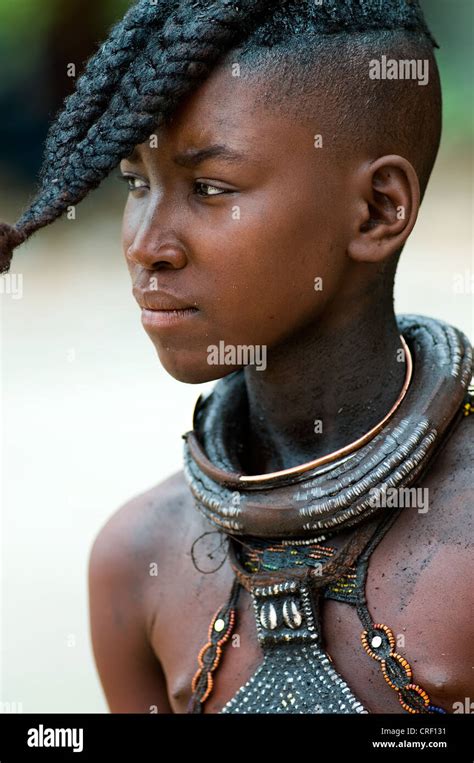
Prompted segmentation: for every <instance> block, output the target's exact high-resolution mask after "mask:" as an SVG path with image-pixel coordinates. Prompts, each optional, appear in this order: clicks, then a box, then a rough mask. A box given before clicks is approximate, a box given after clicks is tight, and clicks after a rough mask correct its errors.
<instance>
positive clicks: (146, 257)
mask: <svg viewBox="0 0 474 763" xmlns="http://www.w3.org/2000/svg"><path fill="white" fill-rule="evenodd" d="M158 218H159V219H158ZM125 256H126V258H127V262H128V265H129V266H130V265H133V264H135V265H140V266H141V267H142V268H146V269H147V270H160V269H164V268H169V269H171V270H179V269H181V268H184V266H185V265H186V263H187V259H188V258H187V254H186V249H185V247H184V246H183V244H182V242H181V241H180V240H179V238H178V236H177V235H176V232H175V231H174V230H173V229H172V227H170V226H169V225H165V222H164V219H163V215H162V214H160V215H158V214H157V210H156V209H155V210H153V211H152V212H151V213H149V214H146V215H145V216H144V218H143V220H142V221H141V222H140V224H139V226H138V228H137V230H136V232H135V235H134V236H133V240H132V242H131V243H130V245H129V246H128V248H127V250H126V252H125Z"/></svg>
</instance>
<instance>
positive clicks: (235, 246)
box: [213, 191, 335, 341]
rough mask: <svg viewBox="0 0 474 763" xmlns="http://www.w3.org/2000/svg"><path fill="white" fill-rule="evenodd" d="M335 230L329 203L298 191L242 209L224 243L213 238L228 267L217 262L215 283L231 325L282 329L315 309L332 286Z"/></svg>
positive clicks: (250, 330) (249, 330) (248, 329)
mask: <svg viewBox="0 0 474 763" xmlns="http://www.w3.org/2000/svg"><path fill="white" fill-rule="evenodd" d="M332 233H333V223H332V220H331V218H330V216H329V215H328V212H327V209H326V208H325V205H324V204H322V203H320V202H316V201H315V202H313V201H312V200H311V199H310V200H306V201H305V202H304V203H303V202H302V201H301V199H300V197H299V195H298V193H297V192H296V191H295V192H294V194H293V195H292V196H290V197H284V198H283V197H281V198H280V199H277V200H276V202H275V199H272V203H271V204H270V203H269V204H261V205H255V207H254V208H253V209H252V210H250V209H249V210H246V208H244V207H243V208H242V210H241V218H240V220H236V221H234V227H233V229H232V235H230V234H229V233H227V235H226V237H225V238H226V243H224V241H222V244H221V243H220V242H219V241H218V240H215V242H214V248H215V249H216V250H217V251H219V249H220V250H222V251H223V252H225V253H226V257H225V260H224V262H225V267H223V266H222V263H221V264H220V266H218V264H217V263H214V265H215V268H214V272H213V281H214V283H215V284H216V292H215V293H216V294H219V302H218V303H217V307H218V309H219V312H220V313H221V316H223V317H224V318H226V317H227V324H228V326H229V328H231V329H233V330H235V331H236V330H237V329H238V328H240V329H241V330H242V331H244V332H246V333H248V334H254V333H255V332H256V331H258V332H262V333H267V332H268V331H269V330H270V334H271V333H272V332H273V331H275V332H276V333H279V332H281V331H282V330H283V329H285V328H286V327H287V326H294V325H296V324H297V322H298V321H299V320H301V319H304V318H305V317H309V316H311V315H313V314H314V313H317V312H318V310H320V309H321V306H322V305H323V304H324V300H323V296H322V295H323V294H329V292H330V291H332V288H333V286H332V284H333V276H334V271H335V268H334V262H335V257H334V252H333V251H331V249H332V248H333V240H332V236H331V234H332ZM214 235H216V234H214ZM317 278H318V279H319V278H321V279H322V283H323V290H322V291H321V289H319V290H317V289H316V286H318V285H319V281H318V282H315V279H317ZM269 341H271V336H270V337H269Z"/></svg>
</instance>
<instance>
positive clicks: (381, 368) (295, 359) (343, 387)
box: [243, 304, 406, 474]
mask: <svg viewBox="0 0 474 763" xmlns="http://www.w3.org/2000/svg"><path fill="white" fill-rule="evenodd" d="M383 307H384V309H382V307H381V306H380V307H378V308H375V310H374V309H373V308H372V306H371V308H372V309H370V310H367V311H365V312H363V311H361V312H360V313H359V314H358V315H356V316H354V315H353V316H351V317H350V319H348V318H347V317H346V318H342V319H341V315H343V313H341V312H340V311H339V312H338V319H326V320H323V321H319V322H318V324H317V326H316V328H314V327H311V328H310V329H306V330H304V331H302V332H300V333H299V334H298V335H297V336H296V337H294V336H293V337H291V339H289V340H287V341H285V342H284V343H282V344H280V345H279V346H278V347H275V348H272V349H271V350H270V349H269V350H268V353H267V368H266V370H265V371H263V372H262V371H258V370H257V369H256V368H254V367H252V366H248V367H247V368H246V369H245V384H246V390H247V397H248V407H249V408H248V412H249V417H248V430H247V435H246V439H247V442H246V448H245V453H246V455H245V462H244V463H243V467H244V469H245V470H246V472H247V473H249V474H255V473H257V474H263V473H268V472H273V471H279V470H280V469H288V468H291V467H292V466H297V465H298V464H301V463H305V462H307V461H311V460H313V459H316V458H318V457H320V456H324V455H326V454H328V453H331V452H333V451H335V450H339V449H340V448H342V447H344V446H345V445H348V444H349V443H351V442H353V441H354V440H356V439H358V438H359V437H361V436H362V435H364V434H365V433H366V432H367V431H369V430H370V429H371V428H372V427H374V426H375V425H376V424H377V423H378V422H379V421H381V420H382V419H383V418H384V416H385V415H386V414H387V413H388V411H389V410H390V409H391V407H392V406H393V404H394V403H395V401H396V400H397V398H398V396H399V394H400V392H401V389H402V386H403V382H404V379H405V373H406V364H405V363H404V362H400V358H401V357H402V358H403V357H404V355H403V351H402V349H401V348H402V344H401V341H400V334H399V331H398V327H397V323H396V320H395V315H394V313H393V307H392V305H391V304H390V307H389V309H388V310H387V305H384V306H383Z"/></svg>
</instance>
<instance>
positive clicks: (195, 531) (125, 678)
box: [91, 416, 474, 713]
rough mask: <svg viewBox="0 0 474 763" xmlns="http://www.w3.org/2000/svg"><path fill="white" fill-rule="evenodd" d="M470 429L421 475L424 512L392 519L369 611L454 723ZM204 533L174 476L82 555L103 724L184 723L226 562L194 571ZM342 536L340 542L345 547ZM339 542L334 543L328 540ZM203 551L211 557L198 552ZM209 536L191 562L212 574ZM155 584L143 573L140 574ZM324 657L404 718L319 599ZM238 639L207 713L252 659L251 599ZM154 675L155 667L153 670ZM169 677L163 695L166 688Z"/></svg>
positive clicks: (464, 686) (362, 694) (466, 563)
mask: <svg viewBox="0 0 474 763" xmlns="http://www.w3.org/2000/svg"><path fill="white" fill-rule="evenodd" d="M473 421H474V417H472V416H469V417H468V418H466V419H464V420H462V421H461V423H460V424H459V426H458V428H457V430H456V431H455V433H454V434H453V435H452V436H451V438H450V440H449V441H448V443H447V444H446V447H445V448H444V450H443V451H442V452H441V453H440V454H439V455H438V457H437V460H436V461H435V462H434V463H433V465H432V469H431V472H430V473H429V474H428V475H427V476H426V478H425V479H424V480H423V481H422V482H421V483H420V485H419V486H420V487H428V488H429V490H430V510H429V511H428V512H427V513H426V514H421V513H418V512H417V511H416V510H415V509H407V510H406V511H405V512H403V513H402V515H401V516H400V518H399V519H398V520H397V522H396V523H395V525H394V526H393V527H392V528H391V529H390V530H389V531H388V533H387V535H386V536H385V537H384V538H383V539H382V541H381V542H380V544H379V545H378V546H377V548H376V550H375V551H374V553H373V555H372V557H371V560H370V564H369V572H368V584H367V604H368V608H369V611H370V612H371V613H372V615H373V617H374V619H375V620H376V621H377V622H381V623H385V624H386V625H388V627H389V628H390V629H391V630H392V631H393V633H394V634H395V635H396V636H397V637H399V636H400V635H403V636H404V637H405V642H404V643H405V645H404V646H403V647H399V648H398V651H399V652H400V653H401V654H402V655H403V656H404V657H405V658H406V659H407V661H408V662H409V663H410V665H411V667H412V669H413V674H414V679H415V682H416V683H418V684H419V685H420V686H422V687H423V689H425V691H427V692H428V694H429V697H430V700H431V702H432V703H434V704H436V705H439V706H441V707H443V708H444V709H445V710H447V712H453V711H454V709H455V708H454V709H453V703H456V702H461V703H463V702H464V700H465V697H472V693H473V688H474V686H473V679H472V675H471V673H472V671H471V670H470V666H472V664H473V659H474V654H473V640H472V617H471V612H472V609H473V604H474V602H473V593H472V583H471V580H472V560H471V552H470V550H469V548H470V547H472V518H471V513H472V512H471V505H472V501H471V497H472V496H471V494H472V483H471V476H470V472H469V464H470V463H472V458H473V456H474V453H473V451H474V448H473V444H472V443H473ZM208 529H209V526H208V525H207V524H206V522H205V520H204V519H203V518H202V517H201V515H200V514H199V513H198V512H197V511H196V510H195V508H194V506H193V504H192V501H191V499H190V494H189V490H188V487H187V484H186V482H185V480H184V477H183V475H182V473H178V474H176V475H175V476H174V477H171V478H170V479H169V480H167V481H166V482H165V483H163V484H161V485H159V486H157V487H155V488H153V489H152V490H150V491H148V492H147V493H144V494H143V495H141V496H138V497H137V498H136V499H134V500H133V501H131V502H130V503H128V504H127V505H126V506H124V507H122V508H121V509H120V510H119V511H118V512H117V513H116V514H115V515H114V516H113V517H112V518H111V520H109V522H108V523H107V525H106V526H105V528H104V529H103V530H102V532H101V534H100V535H99V538H98V539H97V541H96V546H95V548H94V550H93V554H92V569H91V571H92V578H93V583H94V585H93V587H92V590H91V616H92V637H93V643H94V649H95V655H96V659H97V663H98V668H99V672H100V677H101V681H102V683H103V687H104V691H105V693H106V697H107V700H108V703H109V707H110V710H111V712H136V713H149V712H154V711H155V708H154V706H157V708H158V710H159V711H160V712H175V713H184V712H186V707H187V703H188V701H189V698H190V692H191V681H192V678H193V675H194V673H195V672H196V670H197V667H198V666H197V655H198V653H199V650H200V649H201V647H202V646H203V644H204V643H205V642H206V640H207V634H208V628H209V623H210V622H211V619H212V617H213V615H214V613H215V611H216V610H217V609H218V608H219V606H221V604H223V603H225V602H226V601H227V598H228V596H229V592H230V588H231V585H232V580H233V575H232V570H231V568H230V565H229V562H228V561H226V562H225V563H224V565H223V566H222V568H221V569H220V570H218V571H217V572H215V573H213V574H202V573H199V572H198V571H197V570H196V569H195V567H194V565H193V563H192V560H191V556H190V549H191V546H192V543H193V542H194V541H195V540H196V538H198V536H199V535H201V534H202V533H203V532H205V531H206V530H208ZM348 537H349V535H348V534H346V535H345V536H344V539H346V538H348ZM336 540H337V542H338V543H341V542H342V540H343V537H342V536H340V537H339V538H337V539H332V540H331V543H332V544H333V545H336ZM206 544H207V545H206ZM215 545H216V543H215V536H207V537H206V538H205V539H204V540H203V541H201V542H200V544H199V550H200V553H199V558H198V560H197V561H198V564H199V566H200V567H202V568H204V569H209V568H210V567H211V566H212V565H214V566H217V565H218V564H219V562H220V561H221V556H220V555H219V554H217V556H216V558H215V559H214V560H213V561H210V560H209V559H207V558H206V555H205V551H206V549H207V550H209V551H211V552H212V550H213V549H215ZM154 563H156V564H157V565H158V575H157V576H150V575H149V565H150V564H154ZM322 619H323V634H324V639H325V648H326V649H327V651H328V653H329V654H330V656H331V657H332V658H333V660H334V664H335V666H336V668H337V670H338V671H339V672H340V674H341V675H342V677H343V678H344V679H345V680H346V681H347V683H348V684H349V686H350V687H351V689H352V690H353V692H354V693H355V694H356V696H357V697H358V698H359V699H360V701H361V702H362V703H363V704H364V706H365V707H366V708H367V709H368V710H369V712H373V713H404V710H403V708H402V707H401V705H400V703H399V700H398V698H397V695H396V692H394V691H393V689H391V688H390V687H389V686H388V684H387V683H386V682H385V680H384V678H383V676H382V673H381V671H380V667H379V665H378V664H377V663H376V662H375V661H374V660H372V659H371V658H370V657H369V656H368V655H367V654H366V652H365V651H364V649H363V647H362V644H361V640H360V633H361V631H362V628H361V623H360V620H359V619H358V617H357V613H356V611H355V610H354V609H353V607H351V606H349V605H347V604H343V603H341V602H337V601H333V600H325V601H324V608H323V613H322ZM235 633H237V634H238V635H239V636H240V647H238V648H235V647H232V646H229V648H228V649H227V650H226V653H225V654H224V656H223V659H222V662H221V665H220V666H219V669H218V671H217V673H216V675H215V681H214V690H213V693H212V695H211V697H210V698H209V700H208V702H207V703H205V707H204V712H205V713H218V712H219V711H220V710H221V709H222V707H223V706H224V704H225V703H226V702H227V701H228V700H229V699H230V698H231V697H232V696H233V695H234V694H235V692H236V691H237V689H238V688H239V687H240V686H241V685H242V684H243V683H245V681H246V680H247V679H248V678H249V677H250V676H251V674H252V673H253V672H254V671H255V669H256V668H257V666H258V665H259V663H260V661H261V651H260V647H259V645H258V643H257V634H256V628H255V617H254V613H253V609H252V607H251V599H250V595H249V594H248V593H247V592H246V591H245V590H244V591H242V592H241V594H240V599H239V609H238V619H237V623H236V626H235ZM160 664H161V668H160ZM164 677H166V683H165V678H164Z"/></svg>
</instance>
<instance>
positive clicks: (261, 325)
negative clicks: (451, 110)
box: [121, 67, 350, 383]
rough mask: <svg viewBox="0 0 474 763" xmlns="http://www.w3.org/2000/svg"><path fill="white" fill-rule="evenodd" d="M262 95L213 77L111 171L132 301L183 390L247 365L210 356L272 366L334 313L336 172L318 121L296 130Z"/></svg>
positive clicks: (341, 182) (337, 287)
mask: <svg viewBox="0 0 474 763" xmlns="http://www.w3.org/2000/svg"><path fill="white" fill-rule="evenodd" d="M259 92H260V90H259V87H257V86H256V85H254V84H253V83H252V82H251V81H248V80H247V81H244V80H242V81H240V80H239V78H235V77H233V76H232V72H231V69H230V67H229V68H225V69H220V70H217V71H216V72H214V73H213V74H212V76H211V77H210V78H209V79H208V80H206V82H205V83H204V84H203V85H201V87H200V88H199V90H198V91H196V92H195V93H193V94H192V96H190V97H189V98H188V99H187V100H186V101H185V102H184V103H183V105H182V106H180V108H179V109H178V111H177V112H176V113H175V115H174V117H173V120H172V122H171V123H170V124H169V125H167V126H166V128H163V129H162V130H160V131H158V133H157V135H156V136H151V138H150V140H149V141H147V142H146V143H144V144H142V145H140V146H138V147H137V148H136V150H135V152H134V153H133V154H132V155H131V156H130V157H129V158H128V159H126V160H124V161H123V162H122V163H121V170H122V173H123V174H124V175H126V176H127V177H128V182H129V186H130V193H129V198H128V201H127V204H126V208H125V213H124V221H123V245H124V252H125V256H126V260H127V264H128V268H129V271H130V275H131V278H132V285H133V294H134V296H135V298H136V300H137V302H138V304H139V305H140V307H141V308H142V323H143V326H144V328H145V330H146V332H147V333H148V335H149V337H150V339H151V340H152V342H153V344H154V345H155V347H156V350H157V352H158V355H159V358H160V360H161V362H162V364H163V366H164V368H165V369H166V370H167V371H168V372H169V373H170V374H171V375H172V376H174V377H175V378H176V379H179V380H180V381H183V382H189V383H199V382H205V381H210V380H213V379H217V378H220V377H222V376H225V375H227V374H229V373H231V372H232V371H235V370H236V369H237V368H239V367H241V364H242V363H244V364H245V362H246V361H245V360H243V361H242V357H245V355H240V356H239V355H238V354H236V355H235V357H234V358H232V356H231V355H230V354H229V353H228V352H227V353H226V358H227V361H228V362H230V364H229V365H228V364H227V362H226V361H224V362H222V361H223V357H224V356H223V355H222V351H221V354H220V355H216V353H215V351H214V352H213V348H214V347H219V346H220V347H221V348H222V347H224V348H225V350H227V349H228V348H229V347H231V348H235V351H236V352H238V348H239V347H242V346H246V347H249V346H250V347H251V348H254V351H255V352H256V353H257V355H256V356H255V357H257V356H258V352H259V350H258V349H255V348H262V347H265V348H266V349H265V352H266V350H268V358H269V359H270V358H271V351H272V349H273V348H275V347H276V346H277V345H278V344H280V343H282V342H285V341H287V340H289V339H291V338H292V337H293V336H294V335H295V334H297V333H298V332H299V331H301V330H302V329H304V328H307V327H308V326H309V325H314V326H315V327H317V325H318V321H321V320H322V318H323V314H324V313H325V312H326V311H328V310H329V309H331V312H332V309H333V308H334V307H336V309H337V305H338V304H339V303H340V302H341V300H343V299H344V294H343V292H344V288H343V284H344V283H345V282H347V278H346V276H347V269H348V268H349V267H350V262H349V259H348V257H347V256H346V242H347V236H348V232H349V218H348V213H347V209H348V208H349V207H350V203H349V201H348V191H347V189H346V185H347V184H346V182H345V181H346V179H347V167H346V168H345V169H344V167H343V166H342V165H343V164H344V163H343V162H338V161H337V160H335V156H334V151H333V150H331V149H330V148H325V146H324V128H325V125H324V123H323V121H318V123H317V124H314V125H313V126H311V125H310V126H303V125H302V124H297V123H296V121H295V120H294V119H292V118H290V117H283V116H280V115H278V114H275V112H271V111H269V110H267V109H266V108H265V107H264V106H261V105H260V104H259ZM320 134H322V135H323V145H322V146H321V141H320V139H318V137H315V136H318V135H320ZM326 134H327V132H326ZM346 296H347V295H346ZM260 352H262V350H261V349H260ZM239 357H240V359H239ZM248 357H250V356H248ZM260 357H261V355H260ZM247 362H248V361H247ZM239 364H240V365H239Z"/></svg>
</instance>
